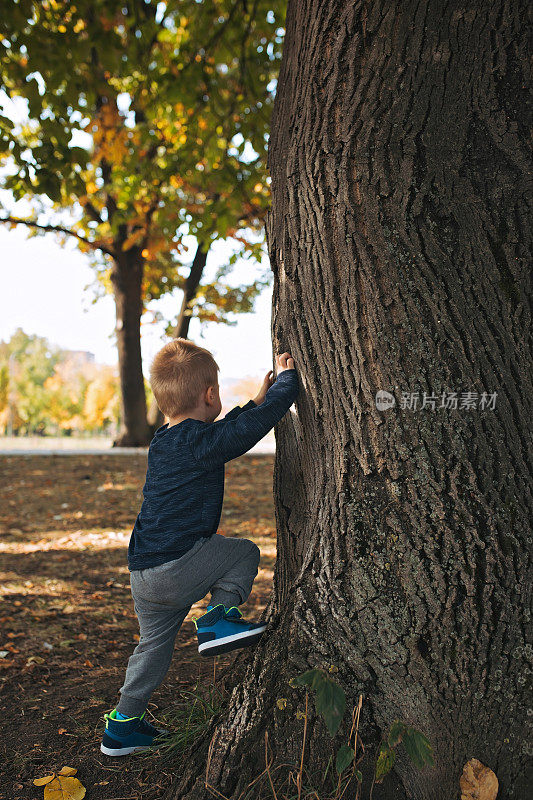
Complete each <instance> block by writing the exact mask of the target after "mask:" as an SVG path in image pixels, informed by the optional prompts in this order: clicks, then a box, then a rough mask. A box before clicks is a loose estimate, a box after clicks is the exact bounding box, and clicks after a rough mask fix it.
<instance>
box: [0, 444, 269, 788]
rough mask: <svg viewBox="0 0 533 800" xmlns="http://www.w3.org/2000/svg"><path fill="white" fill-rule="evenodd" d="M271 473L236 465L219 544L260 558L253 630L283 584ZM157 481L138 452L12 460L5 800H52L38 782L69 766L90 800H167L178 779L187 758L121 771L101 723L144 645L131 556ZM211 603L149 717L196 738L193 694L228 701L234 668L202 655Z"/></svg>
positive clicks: (3, 696)
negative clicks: (149, 490)
mask: <svg viewBox="0 0 533 800" xmlns="http://www.w3.org/2000/svg"><path fill="white" fill-rule="evenodd" d="M273 465H274V456H273V455H258V456H252V455H247V456H243V457H241V458H239V459H236V460H235V461H233V462H230V463H229V464H227V465H226V493H225V499H224V507H223V510H222V517H221V521H220V527H219V530H218V532H219V533H222V534H224V535H226V536H239V537H244V538H248V539H253V541H255V542H256V544H257V545H258V546H259V547H260V549H261V564H260V571H259V574H258V576H257V578H256V581H255V584H254V589H253V592H252V595H251V596H250V598H249V599H248V601H247V602H246V603H245V604H244V605H243V606H241V610H242V611H243V614H244V615H245V616H247V617H249V618H250V619H254V618H255V617H257V616H258V615H259V613H260V612H261V611H262V610H263V608H264V607H265V605H266V601H267V598H268V594H269V592H270V587H271V582H272V571H273V566H274V560H275V546H276V534H275V527H274V506H273V500H272V474H273ZM145 471H146V455H145V454H139V453H135V454H132V455H113V454H102V455H91V456H72V455H60V456H23V455H20V456H19V455H16V456H1V455H0V481H1V484H0V485H1V486H2V503H1V505H0V655H1V656H2V657H0V706H1V708H2V732H3V735H2V737H1V746H0V760H1V763H0V800H42V798H43V788H42V787H35V786H33V779H34V778H39V777H42V776H44V775H48V774H51V773H52V772H54V771H55V772H57V771H59V770H60V769H61V767H63V766H69V767H74V768H75V769H77V770H78V774H77V776H76V777H77V778H79V779H80V781H81V782H82V784H83V785H84V786H85V787H86V789H87V794H86V798H87V800H156V798H159V797H161V795H162V791H163V787H165V786H168V782H169V776H170V774H172V773H175V772H176V771H179V770H180V764H181V762H180V748H179V747H178V746H176V747H174V749H173V750H172V751H171V752H170V753H168V752H167V753H163V752H161V753H149V754H145V753H141V754H137V755H135V756H130V757H123V758H120V759H112V758H109V757H107V756H104V755H102V753H101V752H100V749H99V748H100V739H101V736H102V732H103V727H104V722H103V714H104V713H105V712H106V711H110V710H111V709H112V708H114V706H115V705H116V703H117V701H118V697H119V695H118V689H119V687H120V686H121V685H122V679H123V676H124V670H125V667H126V663H127V660H128V657H129V655H130V654H131V652H132V650H133V648H134V647H135V643H136V638H138V627H137V620H136V617H135V615H134V612H133V601H132V598H131V594H130V590H129V572H128V568H127V561H126V550H127V545H128V541H129V536H130V533H131V529H132V527H133V523H134V522H135V517H136V515H137V513H138V510H139V508H140V504H141V501H142V492H141V490H142V486H143V483H144V478H145ZM251 487H253V491H250V488H251ZM207 602H208V598H206V600H204V601H203V602H201V603H199V604H198V605H196V606H194V607H193V608H192V609H191V613H190V615H189V616H188V617H187V619H186V621H185V622H184V624H183V626H182V628H181V630H180V632H179V634H178V638H177V641H176V652H175V654H174V660H173V663H172V666H171V668H170V671H169V673H168V675H167V678H166V679H165V682H164V683H163V685H162V686H161V687H160V689H159V690H158V691H157V692H156V693H155V694H154V696H153V698H152V702H151V703H150V706H149V709H148V712H149V713H148V717H149V718H151V719H152V721H154V720H157V721H159V722H161V723H163V724H165V726H166V727H169V728H171V729H172V730H174V731H175V732H176V733H180V732H183V731H184V730H186V731H189V730H190V731H191V732H192V733H191V735H192V736H194V731H195V730H197V729H195V728H194V723H195V721H196V722H198V720H200V721H201V719H202V713H204V714H205V713H206V712H204V711H203V709H204V705H203V704H202V703H199V702H196V703H195V704H194V709H193V710H192V711H191V707H192V706H191V703H194V697H193V695H191V694H186V692H187V691H189V692H193V693H194V694H195V695H198V694H200V695H202V696H204V695H206V693H209V692H213V691H214V692H215V693H217V692H219V691H220V693H221V694H223V691H224V687H223V686H220V685H219V681H218V679H217V675H216V670H220V668H222V667H225V666H226V665H228V664H231V661H232V658H234V657H235V656H234V654H229V655H226V656H219V657H218V658H217V659H204V658H202V657H201V656H200V655H199V654H198V651H197V644H196V636H195V631H194V625H193V623H192V620H191V617H192V616H193V615H195V616H199V615H200V614H202V613H203V612H204V610H205V606H206V605H207ZM214 672H215V674H214ZM213 681H214V683H213ZM213 686H214V687H216V688H215V689H213ZM217 696H218V695H217ZM190 720H192V722H190Z"/></svg>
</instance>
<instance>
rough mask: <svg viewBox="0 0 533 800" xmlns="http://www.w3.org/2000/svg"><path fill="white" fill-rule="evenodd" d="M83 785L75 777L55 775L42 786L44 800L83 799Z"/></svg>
mask: <svg viewBox="0 0 533 800" xmlns="http://www.w3.org/2000/svg"><path fill="white" fill-rule="evenodd" d="M84 797H85V786H83V784H81V783H80V781H79V780H78V779H77V778H65V777H62V776H59V775H58V776H57V777H56V778H54V780H53V781H52V782H51V783H47V784H46V786H45V787H44V800H83V798H84Z"/></svg>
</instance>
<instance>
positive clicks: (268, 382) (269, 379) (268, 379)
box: [254, 369, 274, 406]
mask: <svg viewBox="0 0 533 800" xmlns="http://www.w3.org/2000/svg"><path fill="white" fill-rule="evenodd" d="M273 383H274V373H273V371H272V370H271V369H270V370H269V371H268V372H267V374H266V375H265V378H264V380H263V385H262V386H261V389H260V390H259V393H258V394H257V396H256V397H254V403H255V404H256V406H260V405H261V403H262V402H263V400H264V399H265V397H266V393H267V392H268V390H269V389H270V387H271V386H272V384H273Z"/></svg>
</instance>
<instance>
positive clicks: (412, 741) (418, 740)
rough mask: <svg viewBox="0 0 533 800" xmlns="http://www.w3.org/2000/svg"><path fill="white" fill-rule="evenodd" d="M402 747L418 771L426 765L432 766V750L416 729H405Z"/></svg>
mask: <svg viewBox="0 0 533 800" xmlns="http://www.w3.org/2000/svg"><path fill="white" fill-rule="evenodd" d="M403 746H404V747H405V749H406V750H407V754H408V755H409V758H410V759H411V761H412V762H413V763H414V764H415V765H416V766H417V767H418V769H422V768H423V767H424V766H425V765H426V764H429V765H430V766H433V765H434V763H435V761H434V758H433V748H432V746H431V744H430V742H429V740H428V739H426V737H425V736H424V734H423V733H421V732H420V731H418V730H417V729H416V728H406V730H405V733H404V735H403Z"/></svg>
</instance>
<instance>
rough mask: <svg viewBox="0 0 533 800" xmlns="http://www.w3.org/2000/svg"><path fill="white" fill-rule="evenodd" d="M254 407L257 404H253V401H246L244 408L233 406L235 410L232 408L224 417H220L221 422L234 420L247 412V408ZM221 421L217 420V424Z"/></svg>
mask: <svg viewBox="0 0 533 800" xmlns="http://www.w3.org/2000/svg"><path fill="white" fill-rule="evenodd" d="M256 405H257V403H255V402H254V401H253V400H248V402H247V403H246V404H245V405H244V406H235V408H232V409H231V411H228V413H227V414H226V416H225V417H222V420H228V419H235V417H238V416H239V414H241V413H242V412H243V411H248V409H249V408H255V407H256ZM222 420H219V422H222Z"/></svg>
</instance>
